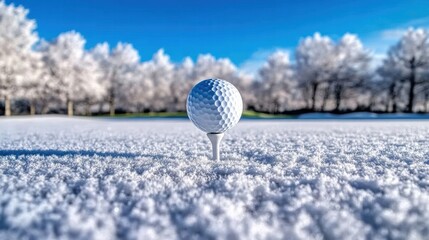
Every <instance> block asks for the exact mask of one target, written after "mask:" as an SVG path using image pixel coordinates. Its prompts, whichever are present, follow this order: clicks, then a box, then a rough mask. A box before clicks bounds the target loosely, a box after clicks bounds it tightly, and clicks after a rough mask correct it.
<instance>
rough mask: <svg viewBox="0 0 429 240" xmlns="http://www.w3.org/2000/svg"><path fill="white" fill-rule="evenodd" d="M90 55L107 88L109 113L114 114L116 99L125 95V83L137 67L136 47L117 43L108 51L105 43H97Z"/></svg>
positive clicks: (138, 58) (137, 55)
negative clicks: (96, 64)
mask: <svg viewBox="0 0 429 240" xmlns="http://www.w3.org/2000/svg"><path fill="white" fill-rule="evenodd" d="M91 55H92V56H93V57H94V59H95V60H96V61H97V62H98V64H99V66H100V68H101V71H102V77H101V79H102V84H103V86H104V87H105V88H106V89H107V101H108V102H109V111H110V115H115V109H116V105H117V100H118V99H120V98H124V97H125V96H123V95H126V94H127V93H126V89H124V86H125V85H129V84H130V83H127V82H126V81H127V80H130V77H131V76H132V75H133V72H134V71H135V70H136V68H137V67H138V64H139V61H140V57H139V54H138V52H137V50H136V49H134V48H133V46H132V45H131V44H128V43H118V44H117V45H116V47H115V48H114V49H112V50H111V51H110V49H109V45H108V44H107V43H102V44H98V45H97V46H96V47H95V48H94V49H93V50H92V51H91Z"/></svg>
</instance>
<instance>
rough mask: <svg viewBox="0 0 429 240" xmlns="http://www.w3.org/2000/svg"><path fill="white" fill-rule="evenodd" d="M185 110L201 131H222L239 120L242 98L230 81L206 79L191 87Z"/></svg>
mask: <svg viewBox="0 0 429 240" xmlns="http://www.w3.org/2000/svg"><path fill="white" fill-rule="evenodd" d="M186 110H187V112H188V117H189V118H190V119H191V121H192V122H193V123H194V124H195V126H197V127H198V128H199V129H201V130H202V131H204V132H206V133H223V132H225V131H226V130H228V129H230V128H232V127H233V126H234V125H235V124H237V122H238V121H239V120H240V117H241V114H242V113H243V100H242V99H241V95H240V92H238V90H237V88H235V87H234V85H232V84H231V83H229V82H227V81H225V80H222V79H207V80H203V81H201V82H199V83H197V84H196V85H195V86H194V87H193V88H192V89H191V91H190V92H189V95H188V101H187V104H186Z"/></svg>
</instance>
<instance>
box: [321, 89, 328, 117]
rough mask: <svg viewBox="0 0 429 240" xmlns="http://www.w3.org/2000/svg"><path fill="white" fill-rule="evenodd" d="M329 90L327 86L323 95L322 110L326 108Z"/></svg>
mask: <svg viewBox="0 0 429 240" xmlns="http://www.w3.org/2000/svg"><path fill="white" fill-rule="evenodd" d="M329 90H330V88H329V87H327V88H326V89H325V94H324V96H323V102H322V111H325V110H326V103H327V102H328V98H329Z"/></svg>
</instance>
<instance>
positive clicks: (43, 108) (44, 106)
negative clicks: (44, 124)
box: [42, 102, 49, 114]
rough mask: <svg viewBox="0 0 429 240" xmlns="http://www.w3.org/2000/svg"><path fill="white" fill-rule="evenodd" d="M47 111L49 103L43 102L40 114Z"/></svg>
mask: <svg viewBox="0 0 429 240" xmlns="http://www.w3.org/2000/svg"><path fill="white" fill-rule="evenodd" d="M48 111H49V103H47V102H45V103H43V105H42V114H47V113H48Z"/></svg>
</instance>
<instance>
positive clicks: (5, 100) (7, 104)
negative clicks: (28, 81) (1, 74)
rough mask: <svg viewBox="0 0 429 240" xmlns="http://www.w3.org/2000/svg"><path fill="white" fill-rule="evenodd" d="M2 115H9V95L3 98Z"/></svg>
mask: <svg viewBox="0 0 429 240" xmlns="http://www.w3.org/2000/svg"><path fill="white" fill-rule="evenodd" d="M4 115H5V116H10V115H11V111H10V98H9V95H6V97H5V98H4Z"/></svg>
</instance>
